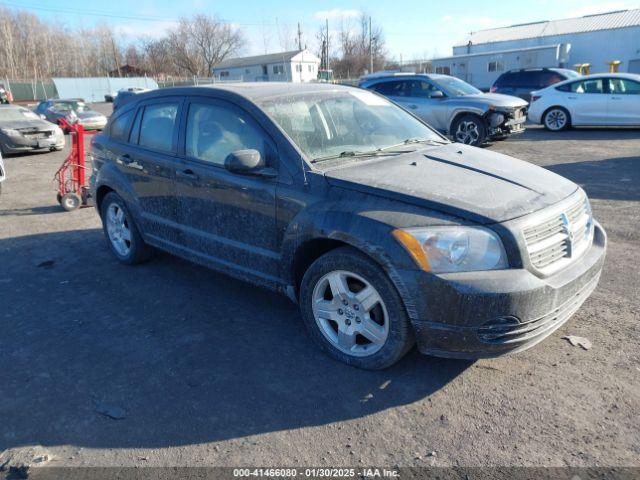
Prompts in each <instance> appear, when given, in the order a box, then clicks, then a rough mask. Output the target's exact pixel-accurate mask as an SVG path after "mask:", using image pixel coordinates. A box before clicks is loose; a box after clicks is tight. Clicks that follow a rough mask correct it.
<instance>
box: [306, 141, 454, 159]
mask: <svg viewBox="0 0 640 480" xmlns="http://www.w3.org/2000/svg"><path fill="white" fill-rule="evenodd" d="M416 143H427V144H430V145H447V144H448V143H451V142H446V141H439V140H433V139H427V138H407V139H406V140H405V141H403V142H401V143H397V144H395V145H389V146H387V147H380V148H377V149H375V150H369V151H365V152H359V151H357V150H347V151H344V152H340V153H338V154H336V155H327V156H326V157H318V158H314V159H313V160H311V163H316V162H322V161H324V160H333V159H336V158H345V157H378V156H383V155H401V154H403V153H410V152H411V150H392V149H393V148H398V147H403V146H405V145H414V144H416Z"/></svg>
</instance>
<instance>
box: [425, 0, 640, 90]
mask: <svg viewBox="0 0 640 480" xmlns="http://www.w3.org/2000/svg"><path fill="white" fill-rule="evenodd" d="M613 61H620V62H622V63H621V64H620V66H619V71H621V72H635V73H640V9H635V10H621V11H616V12H609V13H602V14H598V15H587V16H584V17H579V18H569V19H564V20H554V21H546V22H536V23H527V24H523V25H513V26H510V27H503V28H492V29H488V30H481V31H478V32H474V33H471V35H470V36H469V37H468V38H466V39H465V40H464V41H461V42H459V43H458V44H456V45H454V46H453V56H451V57H446V58H438V59H435V60H433V62H432V64H433V69H434V71H435V72H437V73H447V74H450V75H455V76H456V77H459V78H461V79H463V80H466V81H467V82H469V83H472V84H473V85H475V86H476V87H478V88H480V89H488V88H489V87H490V86H491V85H492V84H493V82H494V80H495V79H496V78H498V76H499V75H500V74H501V73H502V72H504V71H506V70H510V69H513V68H531V67H566V68H574V66H575V65H577V64H590V65H591V68H590V69H591V73H596V72H604V71H608V70H609V65H608V64H609V62H613Z"/></svg>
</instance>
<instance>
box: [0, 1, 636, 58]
mask: <svg viewBox="0 0 640 480" xmlns="http://www.w3.org/2000/svg"><path fill="white" fill-rule="evenodd" d="M0 5H3V6H5V7H8V8H11V9H20V8H22V9H25V10H28V11H30V12H32V13H35V14H37V15H39V16H40V17H42V18H45V19H47V20H49V21H52V22H56V23H60V24H63V25H66V26H69V27H76V26H78V25H85V26H89V25H94V24H99V23H107V24H109V25H111V26H113V27H114V28H115V29H116V31H117V32H118V33H119V35H121V36H122V37H126V38H137V37H142V36H150V37H154V36H160V35H162V34H163V32H164V31H165V30H166V29H167V28H168V27H171V26H172V25H174V24H175V21H176V19H177V18H178V17H180V16H182V15H190V14H193V13H207V14H216V15H218V16H219V17H220V18H221V19H222V20H224V21H225V22H229V23H231V24H234V25H236V26H237V27H238V28H240V29H242V30H243V32H244V33H245V37H246V39H247V45H246V47H245V49H244V50H245V51H244V53H245V54H260V53H265V51H268V52H273V51H279V50H282V49H285V48H295V43H294V40H295V38H296V30H297V24H298V22H300V24H301V26H302V31H303V43H306V44H307V45H308V46H309V48H312V49H315V48H316V40H315V39H316V33H317V31H318V29H319V28H320V27H321V26H322V25H324V22H325V19H328V20H329V28H330V30H336V29H338V28H339V26H340V25H341V24H344V25H347V26H349V25H351V26H353V24H354V21H355V20H356V19H357V18H358V17H359V16H360V14H361V12H366V14H368V15H371V16H372V17H373V19H374V21H375V22H377V23H378V24H380V25H381V26H382V27H383V30H384V33H385V38H386V41H387V46H388V49H389V52H390V54H391V55H392V56H394V57H396V58H398V59H399V58H400V56H401V55H402V58H403V59H404V60H411V59H416V58H430V57H434V56H445V55H450V54H451V46H452V45H453V43H454V42H456V41H458V40H461V39H464V38H465V37H466V35H467V34H468V33H469V32H471V31H475V30H482V29H486V28H493V27H501V26H508V25H513V24H518V23H528V22H535V21H541V20H553V19H558V18H567V17H576V16H582V15H590V14H594V13H601V12H606V11H612V10H621V9H628V8H640V0H621V1H617V0H612V1H607V0H600V1H597V0H560V1H558V0H528V1H526V2H519V1H493V2H491V1H489V2H478V1H477V0H456V1H455V2H436V1H429V0H419V1H418V0H397V1H395V2H390V1H388V0H387V1H376V0H369V1H351V0H342V1H335V0H328V1H322V2H320V1H314V0H306V1H304V0H302V1H297V2H294V1H291V0H234V1H230V0H224V1H213V0H178V1H176V0H173V1H166V0H155V1H154V0H133V1H132V0H109V1H108V2H107V1H104V0H98V1H95V2H87V1H86V0H82V1H80V0H66V1H64V2H61V1H55V2H52V1H48V0H25V1H23V0H6V1H5V0H0Z"/></svg>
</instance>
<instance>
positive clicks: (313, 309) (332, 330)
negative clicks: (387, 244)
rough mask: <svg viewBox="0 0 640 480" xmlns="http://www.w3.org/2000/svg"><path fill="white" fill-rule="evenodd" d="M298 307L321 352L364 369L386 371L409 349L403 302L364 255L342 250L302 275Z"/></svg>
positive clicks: (332, 253) (409, 340)
mask: <svg viewBox="0 0 640 480" xmlns="http://www.w3.org/2000/svg"><path fill="white" fill-rule="evenodd" d="M300 308H301V311H302V318H303V319H304V322H305V325H306V327H307V329H308V331H309V334H310V335H311V337H312V338H313V339H314V341H315V342H316V343H317V344H318V345H319V346H320V348H321V349H322V350H324V351H325V352H326V353H328V354H329V355H330V356H331V357H333V358H335V359H337V360H340V361H341V362H344V363H346V364H348V365H353V366H356V367H359V368H363V369H367V370H379V369H383V368H386V367H389V366H391V365H393V364H394V363H396V362H397V361H398V360H400V359H401V358H402V357H403V356H404V354H405V353H407V352H408V351H409V349H410V348H411V347H412V346H413V341H414V339H413V332H412V330H411V327H410V324H409V318H408V316H407V313H406V311H405V308H404V304H403V302H402V300H401V298H400V295H399V294H398V292H397V291H396V289H395V286H394V285H393V283H392V282H391V280H389V278H388V276H387V274H386V273H385V272H384V270H382V268H380V266H378V265H377V264H376V263H374V262H373V261H372V260H370V259H369V258H368V257H366V256H365V255H363V254H362V253H360V252H358V251H357V250H355V249H353V248H350V247H341V248H338V249H336V250H332V251H330V252H329V253H327V254H325V255H323V256H322V257H320V258H318V259H317V260H316V261H315V262H313V264H312V265H311V266H310V267H309V269H308V270H307V271H306V272H305V274H304V277H303V279H302V283H301V286H300Z"/></svg>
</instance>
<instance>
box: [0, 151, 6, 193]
mask: <svg viewBox="0 0 640 480" xmlns="http://www.w3.org/2000/svg"><path fill="white" fill-rule="evenodd" d="M5 178H6V173H5V169H4V161H3V160H2V153H1V152H0V194H2V182H4V180H5Z"/></svg>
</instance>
